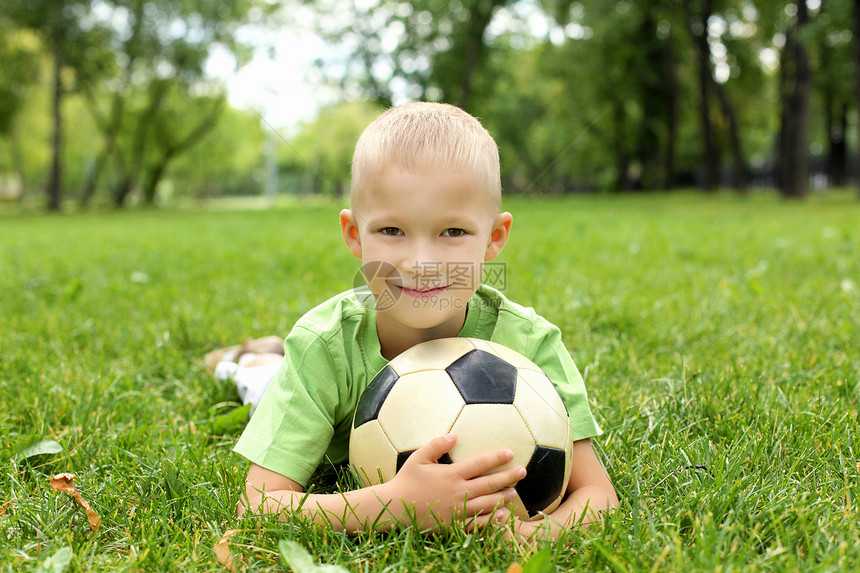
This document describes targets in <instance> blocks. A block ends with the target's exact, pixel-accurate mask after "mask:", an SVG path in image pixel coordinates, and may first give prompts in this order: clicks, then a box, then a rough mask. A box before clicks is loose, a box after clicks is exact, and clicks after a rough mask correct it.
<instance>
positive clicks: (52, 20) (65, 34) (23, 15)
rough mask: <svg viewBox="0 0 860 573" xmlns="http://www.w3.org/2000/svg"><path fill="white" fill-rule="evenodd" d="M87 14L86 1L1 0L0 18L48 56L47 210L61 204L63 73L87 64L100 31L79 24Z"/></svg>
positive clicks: (93, 27)
mask: <svg viewBox="0 0 860 573" xmlns="http://www.w3.org/2000/svg"><path fill="white" fill-rule="evenodd" d="M88 11H89V2H88V1H87V0H4V3H3V5H2V8H0V15H2V16H3V17H4V18H5V19H7V20H8V21H9V22H11V23H13V24H14V25H16V26H18V27H20V28H25V29H29V30H32V31H34V32H35V33H37V34H38V35H39V37H40V38H41V40H42V43H43V46H45V48H46V49H47V51H48V53H49V54H50V55H51V61H52V66H51V67H52V72H51V76H52V80H51V85H52V88H51V92H52V97H51V116H52V118H53V135H52V154H53V155H52V160H51V167H50V174H49V177H48V183H47V187H46V194H47V198H48V203H47V206H48V209H49V210H52V211H57V210H59V209H60V207H61V203H62V185H63V173H62V165H63V158H62V150H63V116H62V109H63V105H62V102H63V98H64V96H65V95H66V93H67V86H65V85H64V81H63V73H64V71H66V70H69V71H70V72H71V73H72V74H73V75H74V74H76V73H77V72H78V71H79V70H81V69H82V68H84V67H85V66H87V65H88V63H89V62H90V60H89V58H88V57H87V54H88V51H89V48H92V47H93V46H95V45H97V44H98V43H99V40H100V39H101V32H102V29H101V28H100V27H99V26H97V25H95V24H93V25H91V24H87V25H83V24H82V19H83V18H84V16H85V15H86V14H87V13H88Z"/></svg>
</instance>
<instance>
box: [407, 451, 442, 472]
mask: <svg viewBox="0 0 860 573" xmlns="http://www.w3.org/2000/svg"><path fill="white" fill-rule="evenodd" d="M414 453H415V450H406V451H405V452H397V467H396V468H395V469H394V473H397V472H399V471H400V468H402V467H403V464H405V463H406V460H408V459H409V456H411V455H412V454H414ZM436 462H437V463H440V464H453V463H454V460H452V459H451V456H449V455H448V454H447V453H444V454H442V457H441V458H439V459H438V460H436Z"/></svg>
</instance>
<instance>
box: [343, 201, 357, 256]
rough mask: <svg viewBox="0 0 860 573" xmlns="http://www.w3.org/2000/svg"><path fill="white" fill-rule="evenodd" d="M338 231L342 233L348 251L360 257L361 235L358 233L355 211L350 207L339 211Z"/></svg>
mask: <svg viewBox="0 0 860 573" xmlns="http://www.w3.org/2000/svg"><path fill="white" fill-rule="evenodd" d="M340 231H341V233H342V234H343V242H344V243H346V246H347V248H348V249H349V252H350V253H352V254H353V255H354V256H355V257H357V258H359V259H360V258H361V237H360V236H359V234H358V225H356V221H355V213H353V212H352V210H351V209H344V210H343V211H341V212H340Z"/></svg>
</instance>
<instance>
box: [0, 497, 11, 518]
mask: <svg viewBox="0 0 860 573" xmlns="http://www.w3.org/2000/svg"><path fill="white" fill-rule="evenodd" d="M8 505H9V500H8V499H7V500H6V501H4V502H3V507H0V515H6V507H7V506H8Z"/></svg>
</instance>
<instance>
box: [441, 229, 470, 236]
mask: <svg viewBox="0 0 860 573" xmlns="http://www.w3.org/2000/svg"><path fill="white" fill-rule="evenodd" d="M465 234H466V231H465V230H463V229H456V228H451V229H445V230H444V231H443V232H442V236H443V237H462V236H463V235H465Z"/></svg>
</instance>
